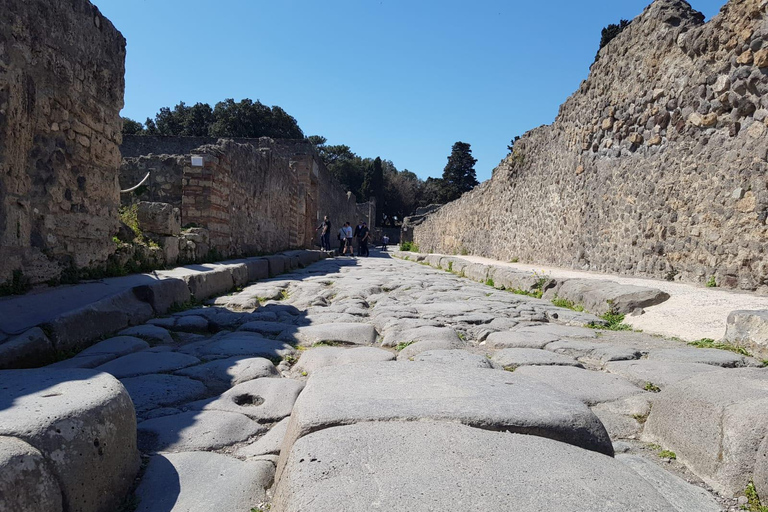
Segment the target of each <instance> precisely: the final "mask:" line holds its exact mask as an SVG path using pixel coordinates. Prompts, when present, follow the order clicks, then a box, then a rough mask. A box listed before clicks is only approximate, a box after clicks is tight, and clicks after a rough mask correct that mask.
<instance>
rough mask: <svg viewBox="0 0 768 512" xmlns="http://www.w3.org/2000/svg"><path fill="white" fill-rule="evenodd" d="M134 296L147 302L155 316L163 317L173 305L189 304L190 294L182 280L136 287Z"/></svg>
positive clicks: (156, 282) (161, 280)
mask: <svg viewBox="0 0 768 512" xmlns="http://www.w3.org/2000/svg"><path fill="white" fill-rule="evenodd" d="M133 290H134V294H135V295H136V296H137V297H138V298H139V300H141V301H143V302H147V303H149V304H150V305H151V306H152V309H153V310H154V311H155V314H157V315H164V314H166V313H167V312H168V310H169V309H170V308H171V306H173V305H174V304H177V305H181V304H184V303H185V302H189V299H191V298H192V294H191V293H190V291H189V287H188V286H187V283H186V282H185V281H184V280H183V279H178V278H172V279H160V280H158V281H155V282H154V283H152V284H147V285H141V286H137V287H135V288H134V289H133Z"/></svg>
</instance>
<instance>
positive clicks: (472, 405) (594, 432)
mask: <svg viewBox="0 0 768 512" xmlns="http://www.w3.org/2000/svg"><path fill="white" fill-rule="evenodd" d="M425 419H436V420H444V421H451V422H460V423H464V424H467V425H472V426H476V427H480V428H485V429H490V430H509V431H512V432H524V433H531V434H534V435H540V436H545V437H550V438H553V439H558V440H562V441H563V442H568V443H572V444H574V445H577V446H580V447H583V448H586V449H590V450H594V451H598V452H601V453H608V454H612V453H613V452H612V448H611V443H610V439H609V438H608V435H607V433H606V432H605V429H604V428H603V425H602V424H601V423H600V421H599V420H598V419H597V417H596V416H595V415H594V414H593V413H592V412H591V411H590V410H589V409H588V408H587V407H586V406H585V405H583V404H582V403H581V402H579V401H578V400H576V399H573V398H571V397H569V396H567V395H564V394H562V393H559V392H557V391H555V390H553V389H551V388H549V387H547V386H543V385H540V384H539V383H538V382H536V381H535V380H533V379H528V378H525V377H521V376H519V375H515V374H513V373H509V372H502V371H488V370H487V369H479V368H478V369H475V368H461V369H459V370H457V368H455V367H452V366H449V365H437V364H435V365H430V364H414V363H410V362H388V363H363V364H356V365H347V366H345V367H344V371H343V372H340V371H338V370H337V369H336V368H332V367H331V368H320V369H318V370H317V371H315V372H314V373H313V374H312V376H311V377H310V378H309V380H308V381H307V386H306V388H305V389H304V391H303V392H302V394H301V396H300V397H299V399H298V400H297V401H296V405H295V407H294V409H293V413H292V414H291V421H290V424H289V427H288V433H287V435H286V440H285V443H284V446H283V453H288V451H290V446H291V445H292V444H293V443H294V442H295V441H296V439H299V438H300V437H302V436H304V435H307V434H308V433H310V432H313V431H316V430H321V429H324V428H329V427H333V426H337V425H347V424H351V423H358V422H363V421H405V420H416V421H421V420H425ZM284 462H285V461H284V460H283V457H282V454H281V463H284ZM278 472H279V470H278Z"/></svg>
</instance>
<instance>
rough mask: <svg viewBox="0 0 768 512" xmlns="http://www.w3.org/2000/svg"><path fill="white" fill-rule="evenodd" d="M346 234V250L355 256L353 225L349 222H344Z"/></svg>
mask: <svg viewBox="0 0 768 512" xmlns="http://www.w3.org/2000/svg"><path fill="white" fill-rule="evenodd" d="M344 235H345V237H346V238H345V239H346V242H347V245H346V246H345V247H344V252H345V253H346V252H347V251H349V255H350V256H352V257H354V256H355V250H354V249H353V248H352V226H351V225H350V224H349V222H347V223H346V224H344Z"/></svg>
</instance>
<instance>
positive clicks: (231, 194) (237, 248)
mask: <svg viewBox="0 0 768 512" xmlns="http://www.w3.org/2000/svg"><path fill="white" fill-rule="evenodd" d="M121 150H122V152H123V154H124V155H127V156H126V157H124V158H123V162H122V166H121V168H120V183H121V186H122V187H123V188H128V187H131V186H134V185H136V184H137V183H139V182H140V181H141V179H142V178H143V177H144V176H145V175H146V173H147V172H150V177H149V179H148V181H147V182H146V184H145V186H143V187H141V188H140V189H139V190H137V191H136V192H135V193H131V194H124V195H123V201H124V202H125V203H130V202H135V201H160V202H167V203H170V204H172V205H174V206H175V207H178V208H180V209H181V223H182V225H185V226H189V225H196V226H200V227H204V228H206V229H208V230H209V232H210V242H211V246H212V247H214V248H215V249H216V250H218V251H219V252H220V253H222V254H223V255H237V254H253V253H259V252H274V251H279V250H284V249H289V248H302V247H303V248H314V247H315V246H319V233H318V232H317V231H316V228H317V226H318V225H319V224H320V221H321V220H322V217H323V216H324V215H329V216H330V218H331V222H332V225H333V227H334V233H332V236H331V238H332V240H333V239H334V238H335V231H336V229H338V227H339V226H341V224H342V223H343V222H344V221H346V220H350V222H352V221H353V219H354V218H355V210H356V204H355V196H354V195H353V194H350V193H348V192H347V191H346V190H345V189H344V187H343V186H342V185H341V184H340V183H339V182H338V181H337V180H336V179H335V178H333V177H332V176H331V175H330V173H329V172H328V170H327V169H326V168H325V166H324V165H323V163H322V161H321V160H320V157H319V156H318V155H317V153H316V151H315V150H314V148H313V147H312V145H311V144H309V143H308V142H307V141H304V140H275V139H270V138H266V137H265V138H261V139H241V138H237V139H221V140H218V139H215V138H203V137H146V136H126V137H125V140H124V142H123V145H122V146H121ZM173 151H182V152H184V154H171V152H173ZM142 153H146V154H145V155H143V156H142ZM192 156H202V157H203V167H195V166H193V165H192Z"/></svg>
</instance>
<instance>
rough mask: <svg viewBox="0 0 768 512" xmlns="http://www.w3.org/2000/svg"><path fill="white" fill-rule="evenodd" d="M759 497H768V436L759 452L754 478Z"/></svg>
mask: <svg viewBox="0 0 768 512" xmlns="http://www.w3.org/2000/svg"><path fill="white" fill-rule="evenodd" d="M752 479H753V481H754V483H755V488H756V489H757V493H758V496H768V436H766V437H765V439H763V442H762V443H761V444H760V449H759V450H758V451H757V461H756V462H755V471H754V474H753V476H752Z"/></svg>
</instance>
